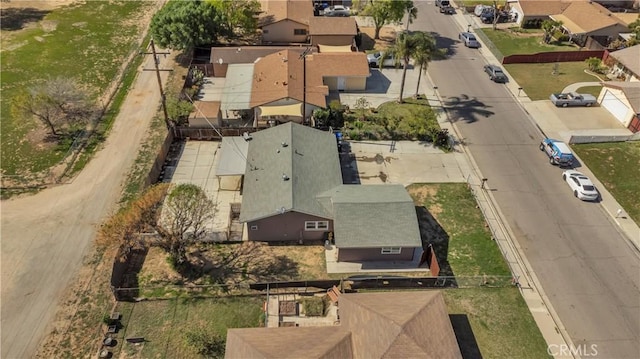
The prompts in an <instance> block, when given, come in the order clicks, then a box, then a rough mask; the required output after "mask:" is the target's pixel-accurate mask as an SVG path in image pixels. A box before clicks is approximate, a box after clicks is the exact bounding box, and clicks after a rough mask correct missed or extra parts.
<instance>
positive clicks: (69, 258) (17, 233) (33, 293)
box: [0, 56, 174, 358]
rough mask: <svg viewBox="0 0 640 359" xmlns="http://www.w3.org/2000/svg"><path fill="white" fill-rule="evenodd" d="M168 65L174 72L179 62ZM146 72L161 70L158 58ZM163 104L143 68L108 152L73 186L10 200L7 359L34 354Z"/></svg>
mask: <svg viewBox="0 0 640 359" xmlns="http://www.w3.org/2000/svg"><path fill="white" fill-rule="evenodd" d="M160 60H161V63H160V67H161V68H168V67H171V66H172V65H173V61H174V57H173V56H168V57H167V58H162V57H161V58H160ZM144 68H148V69H151V68H153V61H152V58H151V57H148V58H147V61H145V64H144ZM162 76H163V79H164V80H166V76H167V72H164V73H163V74H162ZM159 99H160V95H159V91H158V85H157V80H156V74H155V73H154V72H152V71H144V72H142V71H140V72H139V74H138V78H137V79H136V81H135V82H134V85H133V88H132V89H131V90H130V92H129V95H128V96H127V98H126V100H125V102H124V103H123V105H122V108H121V110H120V114H119V115H118V117H117V119H116V121H115V123H114V126H113V129H112V131H111V133H110V134H109V138H108V140H107V141H106V143H105V146H104V148H103V149H102V150H101V151H100V152H98V153H97V154H96V156H95V157H94V159H93V160H91V161H90V162H89V164H88V165H87V166H86V168H85V169H84V170H83V171H82V173H80V174H79V175H78V176H77V178H75V179H74V181H73V182H72V183H69V184H65V185H61V186H58V187H54V188H50V189H47V190H45V191H42V192H40V193H38V194H36V195H34V196H31V197H25V198H20V199H14V200H8V201H2V203H1V206H2V207H1V210H2V245H1V252H0V253H1V258H2V277H1V278H2V291H1V295H2V313H1V315H2V317H1V318H2V343H1V345H2V351H1V357H2V358H30V357H33V356H34V354H35V351H36V349H37V347H38V344H39V342H40V340H41V339H42V338H43V336H44V335H45V334H46V333H47V330H48V325H49V323H50V322H51V320H52V318H53V317H54V314H55V310H56V307H57V305H58V302H59V299H60V296H61V295H62V293H63V292H64V290H65V288H66V287H67V285H68V284H69V281H70V280H71V279H72V278H73V276H74V274H75V273H76V272H77V271H78V269H79V268H80V266H81V264H82V258H83V255H84V254H85V252H86V251H87V249H88V248H89V246H90V244H91V241H92V240H93V238H94V235H95V233H96V228H97V226H98V225H99V224H100V223H101V222H102V220H103V218H105V216H107V215H109V214H110V213H111V212H112V211H113V210H114V209H115V204H116V202H117V200H118V199H119V198H120V194H121V189H122V185H123V181H124V179H125V176H126V175H127V172H128V170H129V168H130V167H131V165H132V163H133V160H134V159H135V157H136V154H137V152H138V149H139V145H140V142H141V140H142V139H143V136H144V135H145V132H146V130H147V128H148V127H149V124H150V122H151V119H152V118H153V116H154V115H155V114H156V113H157V112H158V106H159Z"/></svg>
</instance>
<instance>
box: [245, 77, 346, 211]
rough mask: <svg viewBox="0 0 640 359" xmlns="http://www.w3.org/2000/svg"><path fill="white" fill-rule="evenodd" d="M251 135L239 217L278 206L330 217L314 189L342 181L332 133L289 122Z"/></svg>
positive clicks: (321, 188) (319, 191) (279, 209)
mask: <svg viewBox="0 0 640 359" xmlns="http://www.w3.org/2000/svg"><path fill="white" fill-rule="evenodd" d="M274 70H275V69H273V70H272V71H274ZM251 136H252V140H251V141H250V143H249V150H248V153H247V167H246V171H245V179H244V183H245V185H244V188H243V194H242V211H241V213H240V221H242V222H247V221H254V220H258V219H262V218H266V217H270V216H273V215H276V214H279V213H281V212H282V208H284V211H287V212H288V211H295V212H300V213H306V214H309V215H314V216H318V217H323V218H331V214H330V213H328V212H327V210H326V209H325V208H324V207H323V206H322V204H320V202H318V200H317V199H316V195H317V194H319V193H323V192H325V191H327V190H329V189H331V188H334V187H336V186H339V185H341V184H342V173H341V171H340V162H339V159H338V150H337V146H336V138H335V136H334V135H333V134H331V133H329V132H324V131H319V130H316V129H313V128H311V127H307V126H302V125H299V124H296V123H292V122H288V123H285V124H282V125H279V126H276V127H273V128H269V129H266V130H262V131H259V132H255V133H253V134H251ZM283 143H284V144H286V147H285V146H283V145H282V144H283ZM283 176H286V177H287V178H288V180H284V179H283Z"/></svg>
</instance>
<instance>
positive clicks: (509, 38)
mask: <svg viewBox="0 0 640 359" xmlns="http://www.w3.org/2000/svg"><path fill="white" fill-rule="evenodd" d="M478 31H482V32H483V33H484V34H485V35H486V36H487V37H488V38H489V40H491V42H492V43H493V44H494V45H495V46H496V47H497V48H498V50H500V52H501V53H502V55H504V56H509V55H515V54H535V53H538V52H551V51H578V50H579V49H580V48H579V47H577V46H575V45H574V44H572V43H569V42H556V41H552V42H551V43H549V44H545V43H544V42H543V41H542V35H543V31H542V30H540V29H520V28H509V29H506V30H502V29H497V30H493V29H490V28H484V29H481V30H478Z"/></svg>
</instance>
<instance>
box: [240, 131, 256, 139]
mask: <svg viewBox="0 0 640 359" xmlns="http://www.w3.org/2000/svg"><path fill="white" fill-rule="evenodd" d="M242 138H244V140H245V141H251V140H252V139H253V137H251V135H250V134H249V132H243V133H242Z"/></svg>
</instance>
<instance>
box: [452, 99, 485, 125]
mask: <svg viewBox="0 0 640 359" xmlns="http://www.w3.org/2000/svg"><path fill="white" fill-rule="evenodd" d="M443 106H444V107H445V109H446V110H447V112H448V113H449V118H450V119H451V122H458V121H464V122H466V123H473V122H476V121H478V120H479V119H480V117H484V118H487V117H489V116H491V115H493V114H494V112H493V111H489V110H487V108H490V106H487V105H485V104H484V102H482V101H480V100H478V99H477V98H476V97H469V96H468V95H465V94H462V95H460V96H451V97H448V98H447V99H445V100H444V101H443Z"/></svg>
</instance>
